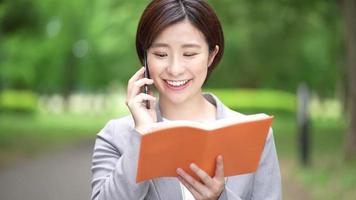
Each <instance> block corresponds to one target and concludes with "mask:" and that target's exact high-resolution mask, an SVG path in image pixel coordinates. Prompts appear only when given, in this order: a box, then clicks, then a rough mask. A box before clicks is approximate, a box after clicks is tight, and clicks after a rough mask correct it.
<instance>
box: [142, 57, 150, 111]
mask: <svg viewBox="0 0 356 200" xmlns="http://www.w3.org/2000/svg"><path fill="white" fill-rule="evenodd" d="M143 59H144V67H145V74H144V76H145V78H150V72H149V70H148V64H147V53H146V51H145V52H144V55H143ZM148 91H149V88H148V85H147V84H145V85H144V87H143V92H144V93H145V94H148ZM145 104H146V108H147V109H150V101H149V100H145Z"/></svg>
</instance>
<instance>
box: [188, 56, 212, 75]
mask: <svg viewBox="0 0 356 200" xmlns="http://www.w3.org/2000/svg"><path fill="white" fill-rule="evenodd" d="M189 65H190V66H192V68H191V69H192V71H194V72H195V73H206V72H207V71H208V64H207V59H205V58H197V59H194V60H191V62H190V63H189Z"/></svg>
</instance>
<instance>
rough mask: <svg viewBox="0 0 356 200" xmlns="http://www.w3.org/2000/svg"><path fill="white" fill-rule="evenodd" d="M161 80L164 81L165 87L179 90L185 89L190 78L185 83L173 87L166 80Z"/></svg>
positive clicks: (189, 82) (190, 80)
mask: <svg viewBox="0 0 356 200" xmlns="http://www.w3.org/2000/svg"><path fill="white" fill-rule="evenodd" d="M163 82H164V83H165V85H166V87H167V88H169V89H170V90H173V91H181V90H183V89H185V88H186V87H188V86H189V85H190V84H191V82H192V79H189V80H188V82H187V83H185V84H184V85H181V86H178V87H174V86H172V85H169V84H168V83H167V81H166V80H163Z"/></svg>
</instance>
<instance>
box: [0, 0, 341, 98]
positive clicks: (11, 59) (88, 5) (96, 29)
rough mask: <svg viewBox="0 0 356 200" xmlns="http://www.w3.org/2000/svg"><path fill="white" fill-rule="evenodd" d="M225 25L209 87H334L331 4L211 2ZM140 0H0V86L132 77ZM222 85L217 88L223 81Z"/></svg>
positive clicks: (64, 89)
mask: <svg viewBox="0 0 356 200" xmlns="http://www.w3.org/2000/svg"><path fill="white" fill-rule="evenodd" d="M210 2H211V4H212V5H213V7H214V8H215V9H216V11H217V13H218V15H219V17H220V19H221V22H222V24H223V27H224V31H225V37H226V51H225V57H224V59H223V62H222V63H221V65H220V66H219V67H218V68H217V69H216V72H215V74H214V75H213V76H211V80H210V81H209V82H208V84H207V86H209V87H249V88H274V89H276V88H277V89H283V90H288V91H293V92H294V91H295V89H296V86H297V84H298V83H299V82H301V81H304V82H307V83H308V84H309V85H310V86H311V87H312V88H313V90H314V91H317V92H318V93H319V94H321V95H333V94H335V90H336V89H340V88H343V87H342V86H343V84H344V83H343V80H344V79H343V77H344V65H345V63H344V61H343V60H344V53H345V52H344V50H343V49H344V45H343V36H342V26H341V25H342V21H341V17H340V15H341V14H340V11H339V10H340V9H339V8H338V5H337V2H336V1H322V0H312V1H293V0H273V1H247V0H210ZM146 4H147V1H140V0H136V1H118V0H101V1H94V0H90V1H84V0H75V1H71V0H63V1H51V0H32V1H29V0H3V1H0V22H1V33H0V34H1V38H0V40H1V41H0V42H1V46H0V58H1V59H0V88H2V89H5V88H12V89H31V90H34V91H37V92H40V93H58V92H60V93H62V94H63V95H64V96H67V95H68V94H69V93H71V92H72V91H98V90H102V89H103V88H105V87H107V86H108V85H110V84H111V83H116V84H118V83H122V84H125V83H126V82H127V80H128V79H129V77H130V76H131V75H132V74H133V73H134V71H136V70H137V69H138V67H139V66H140V63H139V62H138V59H137V56H136V53H135V47H134V39H135V31H136V27H137V23H138V20H139V17H140V15H141V13H142V11H143V9H144V7H145V6H146ZM222 80H223V81H222Z"/></svg>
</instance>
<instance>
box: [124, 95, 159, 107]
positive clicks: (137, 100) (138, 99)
mask: <svg viewBox="0 0 356 200" xmlns="http://www.w3.org/2000/svg"><path fill="white" fill-rule="evenodd" d="M146 100H148V101H150V102H154V101H156V97H153V96H151V95H149V94H145V93H140V94H138V95H136V96H135V97H134V98H132V99H130V100H129V101H128V103H127V104H128V106H129V107H133V106H132V105H140V106H143V107H146V106H145V104H144V103H145V101H146Z"/></svg>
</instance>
